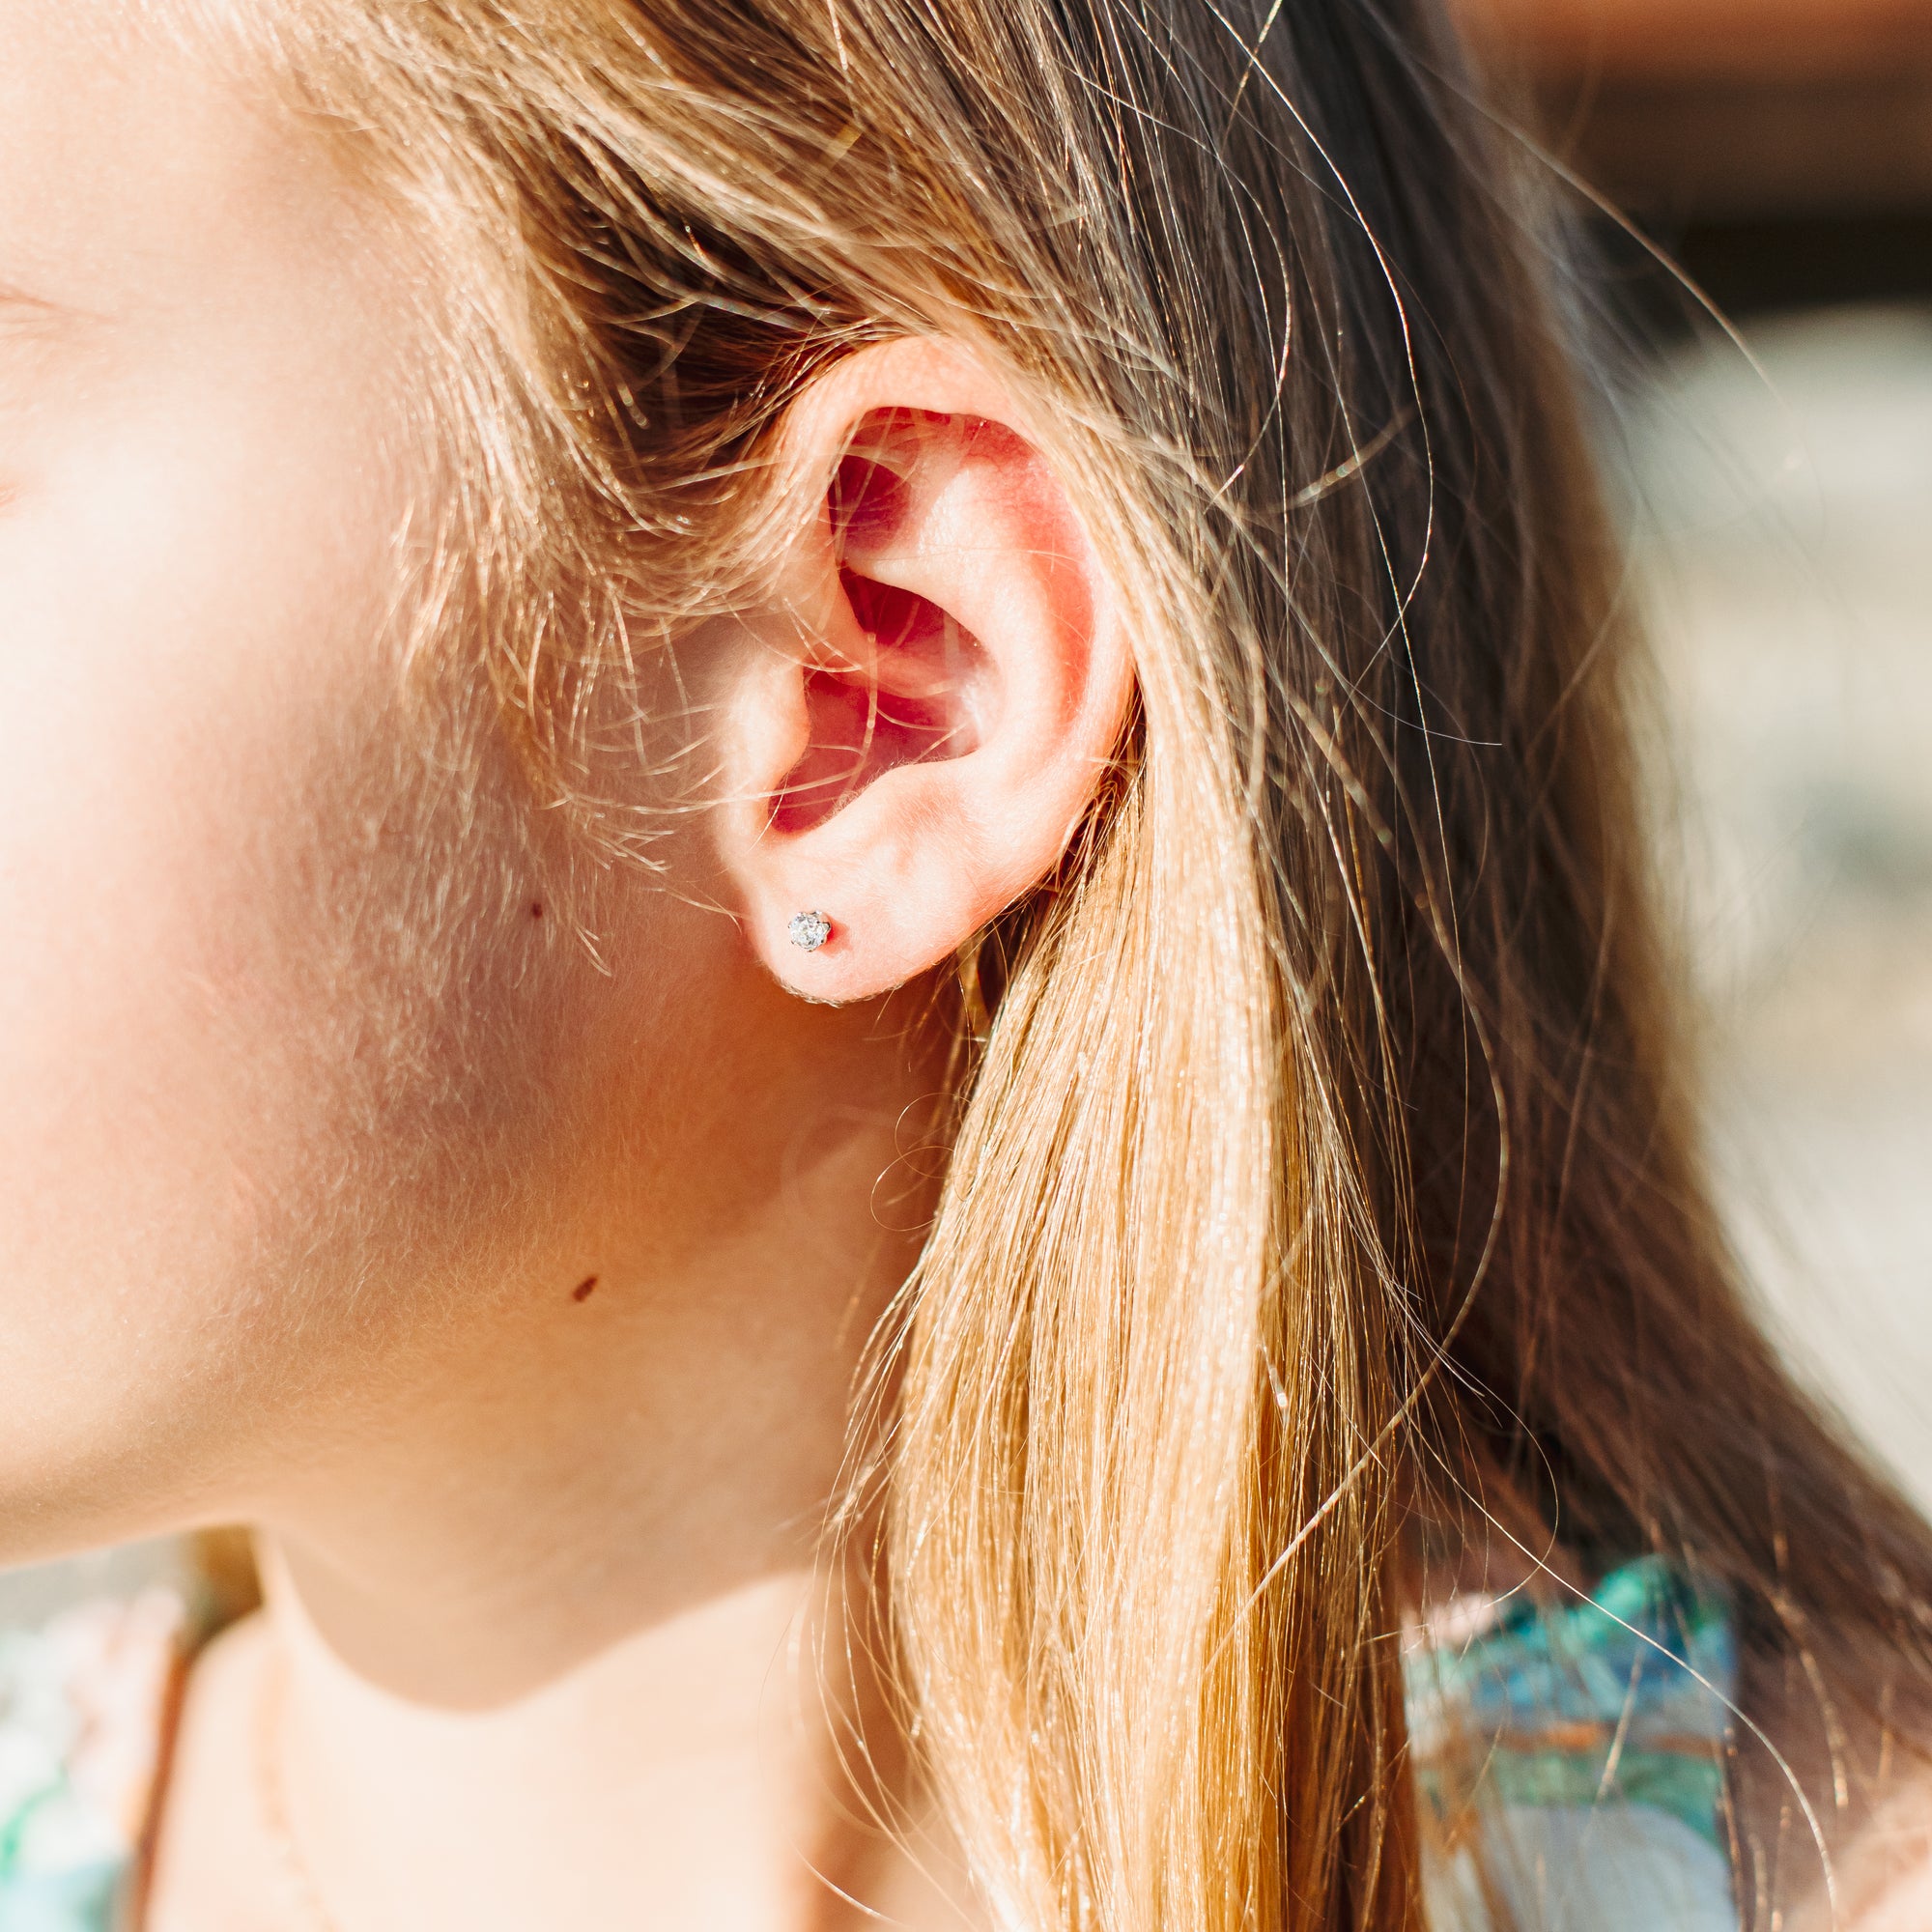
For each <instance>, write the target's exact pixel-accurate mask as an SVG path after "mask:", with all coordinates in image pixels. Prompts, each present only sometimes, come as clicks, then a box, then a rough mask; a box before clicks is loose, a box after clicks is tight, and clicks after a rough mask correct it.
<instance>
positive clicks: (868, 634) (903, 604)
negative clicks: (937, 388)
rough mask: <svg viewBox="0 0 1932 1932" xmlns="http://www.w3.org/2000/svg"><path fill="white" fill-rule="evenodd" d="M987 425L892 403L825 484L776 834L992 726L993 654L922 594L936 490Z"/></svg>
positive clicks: (959, 749)
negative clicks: (830, 568) (821, 588)
mask: <svg viewBox="0 0 1932 1932" xmlns="http://www.w3.org/2000/svg"><path fill="white" fill-rule="evenodd" d="M996 427H997V426H996V425H992V424H981V423H980V421H979V420H978V419H977V418H974V417H968V416H952V415H943V414H937V413H934V412H929V411H914V410H897V409H895V410H880V411H877V412H873V413H872V414H870V415H868V416H867V417H866V418H864V420H863V421H862V422H861V423H860V424H859V426H858V428H857V430H856V431H855V433H854V435H853V437H852V439H851V441H850V442H849V443H848V445H847V447H846V450H845V453H844V455H843V456H842V457H841V459H840V460H839V463H838V469H837V471H836V472H835V474H834V476H833V479H832V482H831V485H830V487H829V488H828V489H827V491H826V497H825V504H824V510H823V517H824V528H825V532H826V535H827V539H828V541H829V544H830V546H831V551H832V554H833V557H834V560H835V562H836V568H837V574H838V597H837V599H836V600H835V603H834V609H833V613H832V620H831V622H830V624H829V625H828V626H827V635H826V636H824V637H823V638H821V639H816V640H815V642H814V648H813V651H812V654H811V655H810V657H809V658H808V660H807V662H806V665H805V667H804V696H805V708H806V718H807V730H808V735H807V744H806V749H805V751H804V753H802V754H801V756H800V757H799V759H798V761H797V762H796V763H795V764H794V765H793V767H792V769H791V770H790V771H789V772H788V773H787V774H786V775H785V779H784V782H783V784H782V785H781V787H780V788H779V790H778V791H777V793H776V794H775V795H774V797H773V800H772V809H771V822H772V824H773V825H774V827H775V828H777V829H778V830H780V831H781V832H806V831H810V829H811V828H812V827H813V826H815V825H818V824H821V823H823V822H824V821H825V820H826V819H828V818H830V817H831V816H832V815H833V814H834V813H835V812H837V811H838V810H839V808H840V807H841V806H843V805H845V804H846V803H847V802H848V801H849V800H851V799H852V798H853V797H855V796H856V795H857V794H858V793H859V792H860V791H862V790H863V789H864V788H865V787H866V786H867V785H868V784H870V783H871V782H872V781H873V780H875V779H878V778H882V777H883V776H884V775H885V774H886V773H887V772H890V771H893V770H895V769H896V768H897V767H899V766H901V765H910V764H921V763H926V762H929V761H932V760H935V759H941V758H960V757H964V756H966V755H967V754H968V753H971V752H974V751H977V750H978V749H979V747H980V744H981V742H982V741H983V739H984V736H985V733H986V732H987V730H988V729H989V728H990V727H991V724H992V719H993V715H994V711H995V708H996V706H997V702H998V696H999V689H998V687H999V673H998V668H997V666H996V665H995V663H994V660H993V657H992V655H991V653H990V652H988V651H987V650H986V649H984V648H983V646H982V645H981V644H980V641H979V639H976V638H975V637H974V636H973V635H972V633H971V632H969V631H968V630H967V629H966V628H965V627H964V626H963V625H962V624H961V623H960V622H959V620H958V618H957V617H956V616H955V615H954V614H953V612H952V611H949V610H948V609H946V608H945V605H944V604H943V603H942V602H940V601H938V600H937V599H936V598H934V597H931V596H927V595H926V594H925V589H926V588H936V587H937V585H936V582H935V581H934V580H935V574H934V573H933V572H931V571H930V570H929V569H928V568H927V567H926V565H927V563H928V560H929V556H930V553H931V548H932V546H933V545H934V544H935V542H943V541H944V536H945V532H944V531H943V529H941V528H938V527H936V525H937V524H938V523H939V521H940V520H939V518H938V516H937V514H936V513H937V511H938V506H939V500H940V497H941V495H942V493H943V492H944V490H945V488H946V485H947V483H948V481H949V480H950V479H951V478H952V476H953V475H954V474H956V473H957V471H958V469H959V466H960V465H961V464H962V463H963V462H965V461H967V460H968V459H969V456H970V453H971V451H972V447H973V444H974V442H975V440H977V439H978V438H980V437H981V436H983V434H984V432H985V431H987V430H991V429H994V428H996ZM941 575H943V573H941ZM922 585H923V586H925V588H922Z"/></svg>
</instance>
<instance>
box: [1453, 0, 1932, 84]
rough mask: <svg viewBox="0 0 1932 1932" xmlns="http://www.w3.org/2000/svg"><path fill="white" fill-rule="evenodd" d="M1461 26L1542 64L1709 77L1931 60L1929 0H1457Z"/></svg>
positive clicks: (1865, 69)
mask: <svg viewBox="0 0 1932 1932" xmlns="http://www.w3.org/2000/svg"><path fill="white" fill-rule="evenodd" d="M1458 5H1459V8H1460V11H1461V13H1462V14H1463V18H1464V20H1465V22H1466V23H1467V26H1468V29H1469V31H1470V33H1471V34H1472V35H1473V36H1474V37H1475V38H1476V39H1477V40H1478V41H1480V42H1481V43H1484V44H1485V45H1487V46H1489V47H1492V48H1493V49H1495V50H1496V51H1497V52H1498V53H1499V54H1501V55H1503V56H1504V57H1506V58H1512V59H1516V60H1520V61H1523V62H1524V63H1526V64H1533V65H1534V66H1536V67H1538V68H1541V69H1543V70H1544V71H1552V70H1554V71H1565V72H1577V71H1589V72H1596V73H1601V74H1604V75H1617V76H1626V75H1628V76H1638V75H1642V76H1649V77H1652V78H1678V79H1681V78H1685V77H1688V76H1691V75H1697V76H1708V77H1710V78H1713V79H1724V78H1730V79H1740V78H1746V77H1765V76H1774V75H1776V76H1787V77H1788V76H1800V75H1802V76H1804V77H1807V78H1816V77H1820V76H1823V75H1826V74H1848V73H1870V72H1873V71H1884V70H1886V69H1887V68H1889V67H1892V66H1894V65H1895V64H1896V63H1898V62H1900V61H1904V62H1906V63H1909V64H1920V65H1923V64H1926V63H1927V62H1928V61H1932V0H1458Z"/></svg>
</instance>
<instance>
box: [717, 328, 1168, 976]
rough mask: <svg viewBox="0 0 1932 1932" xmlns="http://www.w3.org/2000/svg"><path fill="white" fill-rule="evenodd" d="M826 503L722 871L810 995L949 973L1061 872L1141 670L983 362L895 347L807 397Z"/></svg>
mask: <svg viewBox="0 0 1932 1932" xmlns="http://www.w3.org/2000/svg"><path fill="white" fill-rule="evenodd" d="M783 460H784V461H785V463H786V464H787V465H788V466H790V472H791V479H792V480H794V481H796V480H797V479H803V487H800V488H795V489H792V490H791V491H789V492H788V493H787V494H786V495H785V496H783V497H781V500H782V501H788V502H795V503H796V504H797V505H798V508H797V509H796V511H795V512H794V517H795V527H794V528H793V529H792V530H791V531H790V532H788V534H787V540H786V542H785V545H784V554H783V559H782V562H781V566H780V567H779V568H778V569H777V570H776V571H775V573H774V583H773V589H772V593H771V597H770V601H769V603H768V605H767V606H766V607H765V608H763V609H761V610H759V611H750V612H747V613H745V614H746V622H747V627H748V629H749V630H750V631H751V632H752V633H753V634H754V635H756V636H757V637H758V638H759V639H762V640H763V646H764V651H763V656H762V660H761V662H760V663H759V664H757V665H756V666H755V667H754V668H752V669H750V670H749V671H748V674H747V675H746V676H745V677H744V678H743V679H741V680H740V681H739V683H738V685H737V687H736V688H735V690H734V692H733V695H732V696H731V698H730V700H729V703H730V706H731V708H732V710H733V711H734V712H735V713H736V714H737V715H736V716H735V717H734V718H733V720H732V725H733V730H732V734H731V735H732V741H733V742H734V743H735V744H736V745H737V746H739V747H741V748H744V751H745V755H744V756H742V757H741V758H740V759H736V760H734V761H733V762H734V763H736V764H738V765H739V766H740V767H741V768H740V769H739V770H737V771H735V772H733V773H732V774H731V782H732V797H731V799H730V801H729V803H728V804H727V805H726V806H725V808H724V809H723V810H722V813H721V834H722V838H723V842H724V847H725V850H724V853H723V857H724V859H725V866H726V868H727V870H728V871H729V872H730V874H731V875H732V877H733V880H734V883H735V885H736V887H737V889H738V893H739V895H740V898H741V901H742V906H743V914H744V919H745V923H746V927H747V932H748V936H749V937H750V938H751V940H752V943H753V947H754V949H755V950H756V951H757V952H758V953H759V954H760V956H761V957H762V958H763V959H764V960H765V962H766V964H767V965H768V966H769V967H770V968H771V970H772V971H773V972H774V973H775V974H777V976H778V977H779V978H780V979H781V980H783V981H784V982H785V983H786V984H787V985H790V986H792V987H793V988H794V989H795V990H797V991H799V992H800V993H803V994H805V995H807V996H808V997H811V998H816V999H825V1000H850V999H859V998H864V997H867V996H868V995H871V994H875V993H880V992H884V991H886V990H888V989H889V988H891V987H893V986H895V985H897V984H899V983H901V982H902V981H904V980H909V979H911V978H913V977H914V976H916V975H917V974H919V973H921V972H923V971H924V970H926V969H927V968H929V967H931V966H933V965H936V964H937V963H938V962H939V961H940V960H942V959H944V958H946V957H947V956H948V955H949V954H951V953H952V952H955V951H957V949H958V948H959V947H960V946H962V945H963V944H964V943H965V942H966V941H967V940H968V939H969V938H970V937H971V936H972V934H973V933H974V932H975V931H977V930H978V929H979V928H980V926H982V925H983V924H985V923H987V922H988V921H990V920H991V919H993V918H994V917H996V916H997V915H998V914H999V913H1000V912H1001V911H1002V910H1003V909H1004V908H1005V907H1006V906H1007V905H1009V904H1010V903H1011V902H1012V900H1013V899H1015V898H1016V897H1018V896H1019V895H1021V894H1023V893H1024V892H1026V891H1027V890H1028V889H1029V888H1030V887H1031V886H1033V885H1034V884H1036V883H1037V881H1038V880H1039V879H1040V878H1042V877H1043V876H1045V874H1046V873H1047V872H1048V871H1050V870H1051V868H1052V867H1053V866H1054V865H1055V863H1056V862H1057V861H1058V860H1059V858H1060V856H1061V853H1062V852H1063V851H1064V849H1065V844H1066V841H1067V839H1068V838H1070V837H1071V835H1072V832H1073V830H1074V828H1075V826H1076V825H1077V824H1078V823H1079V820H1080V818H1081V816H1082V814H1083V813H1084V811H1085V810H1086V808H1087V806H1088V804H1089V803H1090V802H1091V800H1092V798H1093V796H1094V790H1095V789H1096V787H1097V785H1098V783H1099V781H1100V778H1101V775H1102V774H1103V772H1104V771H1105V769H1106V766H1107V764H1108V762H1109V760H1110V759H1111V757H1112V756H1113V755H1114V753H1115V752H1116V750H1117V740H1118V738H1119V735H1120V732H1121V729H1122V721H1123V719H1124V716H1125V712H1126V706H1127V696H1128V690H1129V686H1130V682H1131V674H1130V670H1129V667H1128V663H1127V656H1126V648H1125V644H1124V640H1123V639H1122V638H1121V637H1120V635H1119V631H1118V626H1117V625H1116V623H1115V621H1114V616H1113V611H1112V608H1111V603H1110V600H1109V599H1108V598H1107V597H1106V595H1105V592H1104V586H1103V585H1102V583H1101V582H1100V581H1099V578H1098V572H1097V568H1096V566H1095V563H1094V553H1093V549H1092V546H1091V545H1090V544H1089V542H1088V541H1087V538H1086V536H1085V533H1084V531H1083V530H1082V528H1081V526H1080V525H1079V522H1078V520H1077V518H1076V517H1075V516H1074V514H1073V511H1072V508H1071V505H1070V503H1069V502H1068V500H1067V498H1066V497H1065V493H1064V491H1063V490H1062V489H1061V487H1060V485H1059V483H1058V481H1057V479H1056V478H1055V477H1054V475H1053V473H1052V471H1051V469H1050V468H1049V466H1048V465H1047V463H1046V461H1045V459H1044V458H1043V457H1042V456H1041V455H1040V454H1039V452H1038V449H1037V447H1036V445H1035V442H1034V441H1033V440H1031V439H1030V438H1029V437H1028V435H1027V433H1026V425H1025V422H1024V419H1023V417H1022V416H1021V415H1020V412H1018V410H1017V409H1016V408H1015V407H1014V406H1013V403H1012V400H1011V398H1010V397H1009V396H1008V395H1007V393H1006V392H1005V391H1004V389H1003V388H1002V387H1001V385H1000V384H997V383H996V382H995V381H993V380H992V379H991V378H990V377H989V376H988V375H987V373H986V372H985V371H984V370H983V368H982V367H981V365H980V363H979V362H978V361H977V360H975V359H974V358H972V357H971V356H969V355H967V354H966V353H965V352H964V351H962V350H958V349H955V348H953V347H952V346H950V345H947V344H943V343H939V342H932V341H905V342H898V343H892V344H882V345H878V346H876V347H874V348H870V349H866V350H862V351H859V352H858V353H856V354H855V355H852V356H850V357H848V358H847V359H846V360H845V361H844V362H842V363H840V364H839V365H838V368H837V369H835V370H834V371H833V372H831V374H830V375H828V376H827V377H825V378H822V379H821V381H820V383H819V384H816V385H814V387H813V388H812V389H810V390H808V392H807V393H806V394H805V395H804V396H803V397H801V398H800V400H799V402H798V403H797V404H795V405H794V407H793V410H792V412H791V415H790V417H789V419H788V421H787V424H786V428H785V436H784V439H783Z"/></svg>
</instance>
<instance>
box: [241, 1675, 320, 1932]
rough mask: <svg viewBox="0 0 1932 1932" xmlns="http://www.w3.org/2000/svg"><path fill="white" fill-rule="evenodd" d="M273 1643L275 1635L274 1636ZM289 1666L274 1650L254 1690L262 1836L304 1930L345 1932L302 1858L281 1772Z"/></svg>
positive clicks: (257, 1784)
mask: <svg viewBox="0 0 1932 1932" xmlns="http://www.w3.org/2000/svg"><path fill="white" fill-rule="evenodd" d="M271 1644H272V1639H271ZM288 1682H289V1681H288V1667H287V1665H286V1663H285V1662H283V1660H282V1659H281V1658H280V1657H279V1656H278V1655H277V1654H276V1653H275V1652H274V1651H273V1649H272V1647H271V1648H270V1654H269V1655H268V1656H267V1657H265V1658H264V1659H263V1661H262V1670H261V1676H260V1679H259V1682H258V1688H257V1690H256V1693H255V1789H256V1796H257V1797H258V1799H259V1800H260V1812H261V1821H262V1835H263V1836H264V1837H265V1838H266V1839H267V1840H268V1843H269V1850H270V1853H271V1854H272V1855H273V1857H274V1861H275V1869H276V1870H277V1872H279V1873H280V1875H281V1881H282V1889H283V1890H284V1891H285V1892H286V1893H287V1894H288V1900H289V1904H290V1906H291V1908H292V1909H293V1910H294V1911H295V1913H296V1914H297V1915H298V1918H300V1921H301V1924H302V1927H303V1932H341V1928H340V1926H339V1925H338V1924H337V1922H336V1918H335V1915H334V1914H333V1913H332V1912H330V1911H329V1909H328V1906H327V1902H326V1901H325V1900H324V1898H323V1895H322V1888H321V1887H320V1886H319V1885H317V1884H316V1882H315V1873H314V1872H313V1871H312V1870H311V1869H310V1867H309V1862H308V1861H307V1860H306V1859H305V1858H303V1857H302V1850H301V1841H300V1840H299V1839H298V1837H297V1836H296V1831H295V1826H294V1824H293V1823H292V1822H291V1820H290V1817H289V1801H288V1786H287V1784H286V1783H285V1781H284V1779H283V1776H282V1723H283V1717H284V1713H285V1712H286V1710H287V1707H288Z"/></svg>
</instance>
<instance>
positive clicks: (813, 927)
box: [785, 912, 832, 952]
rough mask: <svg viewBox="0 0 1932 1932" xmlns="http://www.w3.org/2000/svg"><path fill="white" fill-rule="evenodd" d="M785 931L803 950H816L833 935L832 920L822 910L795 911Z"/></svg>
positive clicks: (799, 948) (795, 944) (800, 949)
mask: <svg viewBox="0 0 1932 1932" xmlns="http://www.w3.org/2000/svg"><path fill="white" fill-rule="evenodd" d="M785 932H786V934H787V936H788V937H789V938H790V940H791V943H792V944H793V945H794V946H796V947H797V948H798V950H799V951H800V952H817V951H818V949H819V948H820V947H821V946H823V945H824V944H825V942H826V941H827V940H828V939H830V938H831V937H832V922H831V921H830V920H829V919H827V918H826V917H825V915H824V914H823V913H822V912H795V913H793V914H792V916H791V923H790V924H789V925H788V926H787V927H786V928H785Z"/></svg>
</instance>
